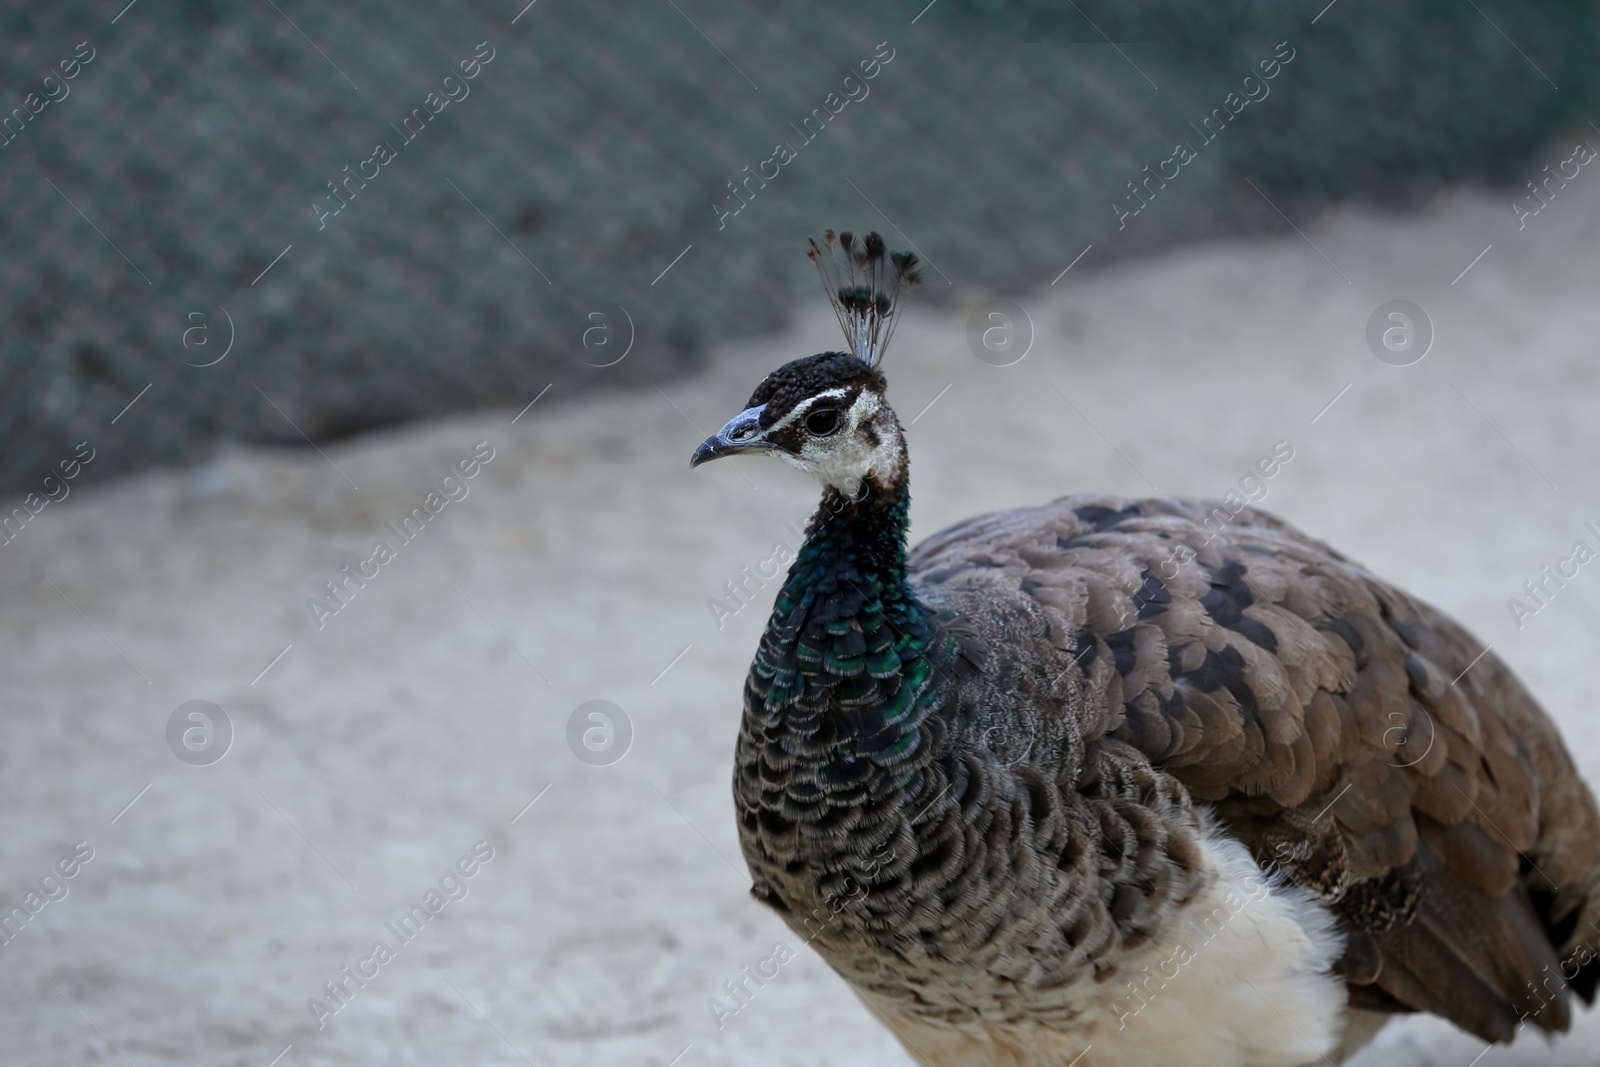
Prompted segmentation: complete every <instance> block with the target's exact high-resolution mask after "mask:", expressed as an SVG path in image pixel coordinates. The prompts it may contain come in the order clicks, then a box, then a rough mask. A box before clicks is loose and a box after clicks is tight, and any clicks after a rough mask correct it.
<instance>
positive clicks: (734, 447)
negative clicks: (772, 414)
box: [689, 404, 773, 467]
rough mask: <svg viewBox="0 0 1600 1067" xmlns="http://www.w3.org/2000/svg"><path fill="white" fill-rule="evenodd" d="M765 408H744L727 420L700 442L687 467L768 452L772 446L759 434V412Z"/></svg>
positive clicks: (763, 405)
mask: <svg viewBox="0 0 1600 1067" xmlns="http://www.w3.org/2000/svg"><path fill="white" fill-rule="evenodd" d="M765 407H766V405H765V404H762V405H760V406H759V407H753V408H745V409H744V410H743V411H741V412H739V414H737V415H735V416H734V417H733V418H731V419H729V420H728V424H727V425H726V426H724V427H723V428H722V429H720V430H718V431H717V432H716V433H714V434H712V435H711V436H710V437H708V438H706V439H705V440H704V441H702V442H700V447H699V448H697V449H695V450H694V455H692V456H690V457H689V466H690V467H698V466H700V464H702V463H707V462H710V461H711V460H713V459H721V458H722V457H723V456H737V455H742V454H743V453H746V452H770V451H771V450H772V448H773V446H772V445H770V444H768V443H767V441H766V440H765V439H764V438H763V436H762V433H761V412H762V410H763V409H764V408H765Z"/></svg>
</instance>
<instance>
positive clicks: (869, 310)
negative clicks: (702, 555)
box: [689, 230, 918, 496]
mask: <svg viewBox="0 0 1600 1067" xmlns="http://www.w3.org/2000/svg"><path fill="white" fill-rule="evenodd" d="M824 238H825V243H826V246H827V249H828V251H826V252H825V251H824V250H823V248H822V247H821V246H819V245H818V244H817V242H816V241H815V240H813V241H812V242H811V247H810V249H809V252H808V255H809V256H810V258H811V261H812V262H813V263H815V264H816V265H817V269H818V271H819V272H820V273H821V274H822V279H823V284H824V285H825V286H826V287H827V289H828V297H829V301H830V302H831V303H832V305H833V309H834V312H835V314H837V315H838V317H839V325H840V326H841V327H843V328H844V332H845V337H846V338H847V339H848V340H849V341H850V346H851V351H850V352H822V353H819V354H817V355H814V356H805V357H804V358H801V359H796V360H792V361H790V362H788V363H785V364H784V365H783V366H781V367H779V368H778V369H777V370H775V371H773V372H772V373H771V374H769V375H767V377H766V379H765V380H764V381H762V383H761V384H760V385H758V386H756V391H755V392H754V393H752V394H750V399H749V401H748V402H746V404H745V406H744V410H743V411H741V412H739V414H737V415H735V416H734V417H733V418H732V419H729V420H728V424H727V425H726V426H724V427H723V428H722V429H720V430H718V431H717V432H716V433H714V434H712V435H711V436H710V437H708V438H706V440H705V441H704V442H703V443H701V445H700V447H699V448H697V449H696V450H695V453H694V456H693V457H691V458H690V460H689V465H690V466H691V467H698V466H699V465H700V464H702V463H705V462H707V461H709V460H713V459H720V458H721V457H723V456H734V455H741V454H748V453H758V452H759V453H768V454H771V455H774V456H777V457H778V458H780V459H782V460H783V461H785V462H786V463H788V464H789V465H790V466H792V467H795V468H798V469H799V470H802V471H805V472H806V473H807V474H810V475H811V476H812V477H814V478H816V479H817V480H818V481H819V482H821V483H822V484H823V485H824V486H827V487H830V488H833V489H838V490H840V491H843V492H845V493H846V494H847V495H851V496H854V495H855V493H856V492H857V491H858V489H859V487H860V486H861V485H862V484H863V483H864V482H866V481H868V480H871V481H873V482H876V483H877V484H878V485H880V486H883V487H888V486H889V485H892V484H893V483H894V482H895V481H896V480H898V479H899V478H900V477H901V475H902V474H903V473H904V470H905V437H904V436H903V435H902V434H901V432H900V423H899V420H898V419H896V418H895V414H894V411H893V410H892V409H891V408H890V407H889V402H888V400H887V399H885V397H884V385H885V383H884V377H883V372H882V371H881V370H879V364H881V363H882V361H883V352H884V348H885V347H886V346H887V345H888V343H889V336H890V334H892V333H893V331H894V323H895V317H896V312H897V310H898V296H899V291H900V288H901V287H902V286H914V285H916V284H917V282H918V277H917V270H916V264H917V259H916V256H914V255H912V254H911V253H909V252H889V251H888V250H887V248H886V247H885V245H884V242H883V238H882V237H879V236H878V235H877V234H876V233H871V234H868V235H867V236H866V237H865V238H864V239H857V238H856V237H854V236H853V235H851V234H849V233H840V234H837V235H836V234H835V233H834V232H833V231H832V230H828V231H827V232H826V233H825V235H824ZM830 261H831V262H830ZM841 275H842V277H841Z"/></svg>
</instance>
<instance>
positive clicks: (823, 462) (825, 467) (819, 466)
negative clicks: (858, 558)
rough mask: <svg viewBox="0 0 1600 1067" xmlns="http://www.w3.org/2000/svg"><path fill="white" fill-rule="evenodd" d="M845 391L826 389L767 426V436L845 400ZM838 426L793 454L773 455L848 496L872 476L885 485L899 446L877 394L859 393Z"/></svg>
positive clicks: (895, 472)
mask: <svg viewBox="0 0 1600 1067" xmlns="http://www.w3.org/2000/svg"><path fill="white" fill-rule="evenodd" d="M848 395H849V390H848V389H829V390H827V391H826V392H822V393H818V394H817V395H816V396H814V397H811V398H809V399H807V400H805V401H803V402H801V403H799V404H796V405H795V407H794V410H793V411H791V412H789V413H788V414H787V415H785V416H784V417H783V418H782V419H779V420H778V421H777V422H775V423H773V425H772V427H771V428H770V429H769V430H768V432H769V433H771V432H772V431H775V430H780V429H782V428H784V427H786V426H789V425H792V424H793V423H794V422H796V421H797V420H800V426H801V427H802V429H803V427H804V426H805V423H804V421H803V420H804V419H805V417H806V415H807V414H808V413H809V412H810V411H811V410H812V408H814V407H815V406H816V405H818V404H820V403H823V402H825V401H828V400H837V399H840V398H842V397H845V396H848ZM842 422H843V425H841V426H840V428H839V429H837V430H835V431H834V432H833V433H831V434H829V435H828V436H826V437H810V436H808V437H807V438H806V439H805V442H804V444H802V445H801V448H800V454H799V455H798V456H796V455H791V454H789V453H779V455H781V456H782V457H783V459H784V460H785V461H786V462H787V463H789V464H790V465H791V466H793V467H797V468H799V469H800V470H803V471H805V472H806V473H807V474H809V475H811V476H812V477H813V478H815V479H817V481H819V482H821V483H822V484H823V485H826V486H831V487H832V488H834V489H838V490H840V491H842V492H846V493H849V494H851V495H854V493H855V491H856V490H857V488H859V486H860V485H861V483H862V482H864V481H866V480H867V479H868V478H874V479H875V480H877V481H878V482H880V483H882V484H884V485H887V484H889V483H891V482H893V481H894V480H895V479H896V478H897V477H899V475H900V473H901V469H902V466H903V464H904V462H905V446H904V444H903V443H902V441H901V438H900V427H899V424H898V423H897V422H896V420H895V418H894V415H893V413H892V412H890V411H889V409H888V407H887V406H886V405H885V404H884V403H883V400H882V399H881V398H880V397H879V396H878V394H877V393H874V392H872V391H871V390H869V389H863V390H861V392H860V393H859V394H858V395H857V396H856V399H855V402H854V403H853V404H851V405H850V409H849V410H848V411H846V412H844V413H843V420H842Z"/></svg>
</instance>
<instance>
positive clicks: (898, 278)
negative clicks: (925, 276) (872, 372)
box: [806, 230, 922, 368]
mask: <svg viewBox="0 0 1600 1067" xmlns="http://www.w3.org/2000/svg"><path fill="white" fill-rule="evenodd" d="M822 239H823V241H824V243H825V244H826V245H827V250H826V251H824V250H823V248H822V246H821V245H818V244H817V239H816V238H815V237H813V238H811V239H810V243H811V247H810V248H809V249H807V251H806V256H807V257H808V258H809V259H810V260H811V262H813V263H815V264H816V265H817V273H818V274H820V275H821V276H822V284H823V287H824V288H825V289H827V291H828V302H829V303H830V304H832V305H833V313H834V314H835V315H837V316H838V317H839V325H840V326H841V327H842V328H843V329H844V335H845V338H846V339H847V340H848V341H849V342H850V351H851V353H852V354H854V355H855V357H856V358H857V359H859V360H861V362H863V363H865V364H866V365H867V366H869V367H873V368H876V367H877V366H878V364H880V363H882V362H883V350H884V349H885V348H887V347H888V345H889V337H890V335H891V334H893V333H894V324H895V320H896V319H897V318H898V312H899V303H900V289H901V287H902V286H904V287H906V288H915V287H916V286H917V285H919V284H921V281H922V276H921V273H920V272H919V271H918V269H917V267H918V261H917V257H916V255H915V254H914V253H911V252H890V251H889V250H888V247H887V246H886V245H885V244H884V243H883V238H882V237H881V236H879V235H878V234H877V233H876V232H873V233H869V234H867V235H866V236H865V237H857V236H856V235H855V234H852V233H848V232H846V233H838V234H836V233H834V232H833V231H832V230H824V231H823V233H822Z"/></svg>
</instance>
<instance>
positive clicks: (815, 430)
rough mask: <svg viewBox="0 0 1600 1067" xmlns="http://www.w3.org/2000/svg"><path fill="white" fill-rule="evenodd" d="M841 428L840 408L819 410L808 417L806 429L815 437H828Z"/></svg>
mask: <svg viewBox="0 0 1600 1067" xmlns="http://www.w3.org/2000/svg"><path fill="white" fill-rule="evenodd" d="M838 428H839V409H838V408H818V409H817V410H816V411H813V412H812V413H811V414H809V415H807V416H806V429H807V430H809V431H810V432H811V433H812V435H813V436H816V437H826V436H828V435H829V434H830V433H832V432H833V431H835V430H837V429H838Z"/></svg>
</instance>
